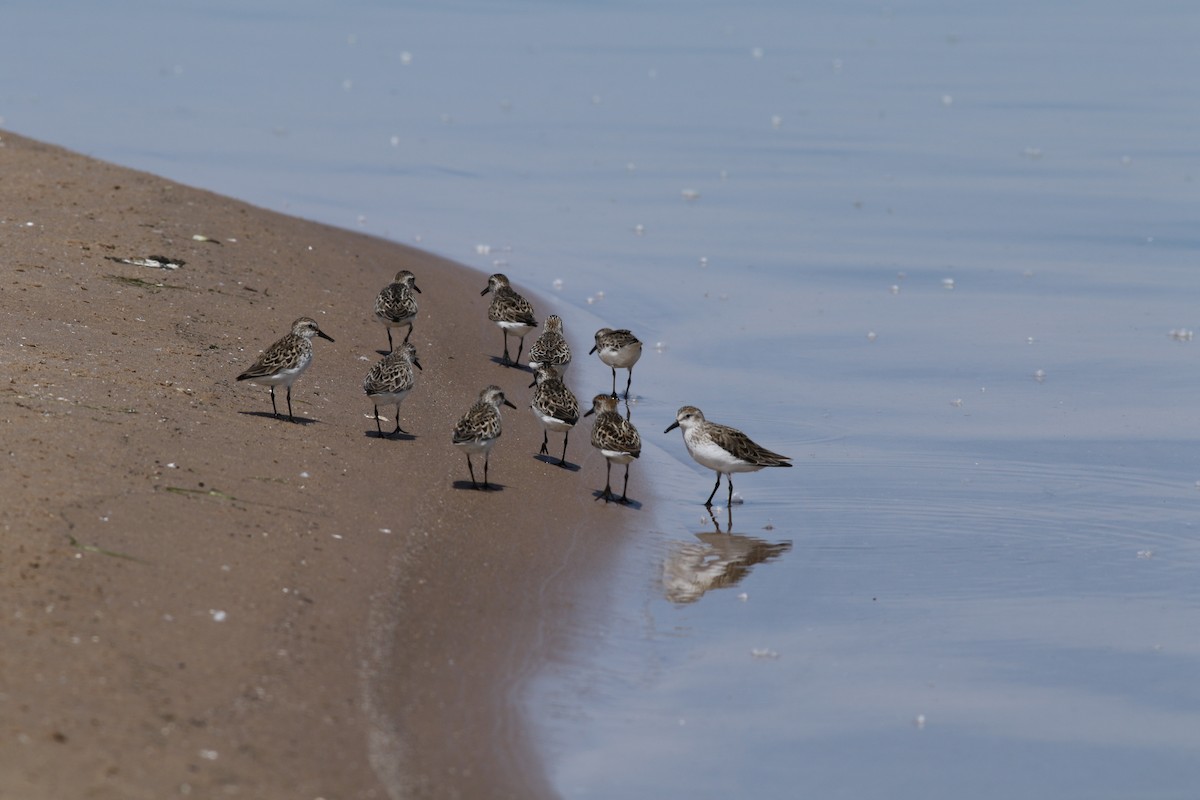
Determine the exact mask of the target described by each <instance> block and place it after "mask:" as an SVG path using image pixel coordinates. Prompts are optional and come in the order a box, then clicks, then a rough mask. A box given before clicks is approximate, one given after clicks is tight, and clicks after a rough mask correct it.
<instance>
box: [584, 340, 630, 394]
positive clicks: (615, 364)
mask: <svg viewBox="0 0 1200 800" xmlns="http://www.w3.org/2000/svg"><path fill="white" fill-rule="evenodd" d="M592 353H598V355H599V356H600V360H601V361H603V362H604V363H605V364H608V366H610V367H612V375H613V390H612V393H613V396H614V397H615V396H616V394H617V369H618V368H620V369H627V370H629V379H628V380H627V381H625V399H626V400H628V399H629V385H630V384H631V383H633V365H634V364H636V363H637V362H638V359H639V358H641V357H642V343H641V342H640V341H639V340H638V338H637V337H636V336H634V335H633V334H632V333H630V332H629V331H627V330H625V329H623V328H622V329H621V330H618V331H614V330H613V329H612V328H601V329H600V330H598V331H596V346H595V347H593V348H592V349H591V350H589V351H588V355H591V354H592Z"/></svg>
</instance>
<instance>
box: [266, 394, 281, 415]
mask: <svg viewBox="0 0 1200 800" xmlns="http://www.w3.org/2000/svg"><path fill="white" fill-rule="evenodd" d="M267 388H268V389H270V390H271V410H272V411H274V412H275V419H279V409H278V408H276V407H275V387H274V386H268V387H267Z"/></svg>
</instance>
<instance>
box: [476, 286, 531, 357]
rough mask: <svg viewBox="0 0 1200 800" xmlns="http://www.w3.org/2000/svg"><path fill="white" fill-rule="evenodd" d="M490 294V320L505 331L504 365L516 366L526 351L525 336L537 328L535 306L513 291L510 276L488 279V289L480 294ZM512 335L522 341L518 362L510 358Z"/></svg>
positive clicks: (518, 352)
mask: <svg viewBox="0 0 1200 800" xmlns="http://www.w3.org/2000/svg"><path fill="white" fill-rule="evenodd" d="M488 292H491V293H492V303H491V305H490V306H488V319H490V320H491V321H492V322H494V323H496V324H497V325H499V326H500V330H502V331H504V363H505V364H506V365H507V366H516V365H517V364H518V363H519V362H520V360H521V352H522V351H523V350H524V349H525V334H527V333H529V332H530V331H531V330H533V329H534V328H536V327H537V320H536V319H535V318H534V316H533V306H532V305H530V303H529V301H528V300H526V299H525V298H524V297H522V296H521V295H519V294H517V293H516V292H515V291H513V288H512V284H510V283H509V282H508V276H506V275H502V274H501V273H499V272H497V273H496V274H495V275H493V276H491V277H490V278H488V285H487V288H486V289H484V290H483V291H482V292H480V293H479V294H480V295H481V296H482V295H485V294H487V293H488ZM510 333H511V334H512V335H513V336H517V337H519V338H520V340H521V343H520V346H519V347H518V348H517V359H516V361H513V360H512V359H510V358H509V357H508V335H509V334H510Z"/></svg>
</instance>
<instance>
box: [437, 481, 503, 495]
mask: <svg viewBox="0 0 1200 800" xmlns="http://www.w3.org/2000/svg"><path fill="white" fill-rule="evenodd" d="M450 488H452V489H465V490H467V491H468V492H484V491H485V489H484V488H483V484H482V483H480V484H474V483H471V482H470V481H455V482H454V483H452V484H450ZM504 489H505V486H504V484H502V483H496V482H495V481H490V482H489V483H488V488H487V489H486V491H488V492H503V491H504Z"/></svg>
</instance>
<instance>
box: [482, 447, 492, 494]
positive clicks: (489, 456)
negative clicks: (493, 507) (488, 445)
mask: <svg viewBox="0 0 1200 800" xmlns="http://www.w3.org/2000/svg"><path fill="white" fill-rule="evenodd" d="M491 460H492V454H491V453H487V454H485V455H484V457H483V490H484V491H485V492H486V491H487V490H488V489H490V488H492V487H490V486H488V479H487V469H488V462H489V461H491Z"/></svg>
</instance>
